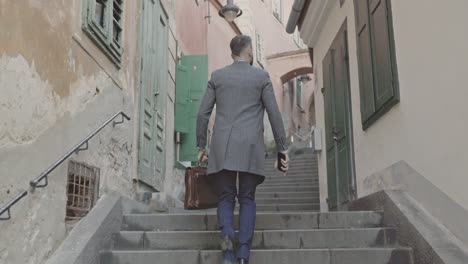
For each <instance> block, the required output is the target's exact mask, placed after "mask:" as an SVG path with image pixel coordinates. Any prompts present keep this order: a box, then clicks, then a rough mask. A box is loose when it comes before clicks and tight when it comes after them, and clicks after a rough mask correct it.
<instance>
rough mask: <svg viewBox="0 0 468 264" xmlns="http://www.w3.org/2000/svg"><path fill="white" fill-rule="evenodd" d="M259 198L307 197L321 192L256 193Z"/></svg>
mask: <svg viewBox="0 0 468 264" xmlns="http://www.w3.org/2000/svg"><path fill="white" fill-rule="evenodd" d="M255 197H256V198H257V199H259V198H307V197H314V198H318V197H320V194H319V192H260V193H257V194H255Z"/></svg>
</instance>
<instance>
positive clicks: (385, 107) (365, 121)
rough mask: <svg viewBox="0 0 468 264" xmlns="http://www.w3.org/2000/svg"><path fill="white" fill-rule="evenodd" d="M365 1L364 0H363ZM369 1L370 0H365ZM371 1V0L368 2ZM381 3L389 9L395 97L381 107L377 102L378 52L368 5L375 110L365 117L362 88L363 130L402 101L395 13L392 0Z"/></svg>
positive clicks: (390, 48) (390, 47) (389, 35)
mask: <svg viewBox="0 0 468 264" xmlns="http://www.w3.org/2000/svg"><path fill="white" fill-rule="evenodd" d="M354 1H361V0H354ZM362 1H364V0H362ZM365 1H369V0H365ZM368 3H369V2H368ZM381 4H385V5H386V9H387V24H388V38H389V51H390V64H391V68H392V80H393V97H392V98H391V99H389V100H388V101H386V102H385V103H384V104H383V105H381V106H380V107H378V106H377V103H376V102H375V93H376V89H377V85H378V84H377V83H376V80H375V75H376V74H377V73H376V72H377V69H376V64H375V58H376V56H377V55H376V53H377V52H378V51H377V50H376V49H375V48H373V44H374V42H375V32H374V25H373V24H372V23H371V22H370V21H371V17H370V16H371V14H370V10H369V7H368V12H367V17H366V18H365V19H367V23H368V26H369V28H370V33H369V38H370V40H369V41H370V54H371V58H370V59H371V67H372V76H373V79H372V80H373V85H372V90H373V95H374V102H373V103H374V110H373V113H372V114H371V115H370V116H369V117H367V118H365V116H364V113H363V112H362V111H363V110H362V109H363V104H364V103H365V102H364V99H363V98H364V97H365V96H364V94H363V91H362V89H361V88H360V104H361V117H362V128H363V130H367V129H368V128H369V127H370V126H372V125H373V124H374V123H375V122H376V121H377V120H379V119H380V118H381V117H382V116H383V115H385V114H386V113H387V112H388V111H390V109H391V108H393V106H395V105H396V104H398V103H399V102H400V88H399V80H398V69H397V62H396V52H395V38H394V30H393V14H392V7H391V0H382V3H381ZM355 15H356V16H358V10H357V5H356V4H355ZM357 21H358V17H356V27H357V28H356V42H357V53H358V72H359V82H360V85H362V82H363V80H362V79H361V73H362V72H361V68H362V65H361V64H360V63H361V62H360V52H362V51H360V46H359V37H358V34H359V32H357V31H358V30H359V29H358V25H357V23H358V22H357Z"/></svg>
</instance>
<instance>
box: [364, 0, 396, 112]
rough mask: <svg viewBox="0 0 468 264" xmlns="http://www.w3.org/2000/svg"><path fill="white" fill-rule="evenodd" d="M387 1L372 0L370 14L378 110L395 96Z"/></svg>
mask: <svg viewBox="0 0 468 264" xmlns="http://www.w3.org/2000/svg"><path fill="white" fill-rule="evenodd" d="M387 2H388V1H387V0H370V1H369V8H370V9H369V14H370V25H371V36H372V38H371V43H372V51H373V53H374V54H373V65H374V93H375V95H374V96H375V106H376V109H381V108H382V107H383V106H384V105H385V104H386V103H388V102H389V101H391V100H392V99H393V97H394V96H395V90H396V87H395V83H396V82H394V79H393V76H394V73H393V68H392V66H393V64H392V50H391V44H390V43H392V42H391V41H392V39H391V38H390V29H391V27H390V23H389V22H390V21H389V10H388V5H387Z"/></svg>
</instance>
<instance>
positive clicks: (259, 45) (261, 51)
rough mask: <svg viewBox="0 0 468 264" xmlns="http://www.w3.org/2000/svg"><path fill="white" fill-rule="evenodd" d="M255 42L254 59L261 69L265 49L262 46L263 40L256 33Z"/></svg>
mask: <svg viewBox="0 0 468 264" xmlns="http://www.w3.org/2000/svg"><path fill="white" fill-rule="evenodd" d="M255 42H256V44H257V45H256V46H257V47H256V49H255V50H256V52H255V54H256V58H257V63H258V64H259V65H260V66H261V67H262V68H263V65H264V63H265V49H264V45H263V38H262V35H260V33H259V32H258V31H257V32H255Z"/></svg>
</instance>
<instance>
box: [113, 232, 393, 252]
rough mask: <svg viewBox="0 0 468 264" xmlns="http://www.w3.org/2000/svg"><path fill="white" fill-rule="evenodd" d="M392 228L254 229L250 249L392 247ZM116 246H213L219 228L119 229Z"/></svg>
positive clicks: (156, 248)
mask: <svg viewBox="0 0 468 264" xmlns="http://www.w3.org/2000/svg"><path fill="white" fill-rule="evenodd" d="M395 246H396V230H395V229H392V228H363V229H302V230H263V231H259V230H257V231H255V233H254V237H253V240H252V249H326V248H372V247H395ZM113 249H115V250H161V249H164V250H169V249H171V250H182V249H197V250H210V249H211V250H215V249H220V246H219V231H153V232H144V231H122V232H119V233H116V234H114V235H113Z"/></svg>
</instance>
